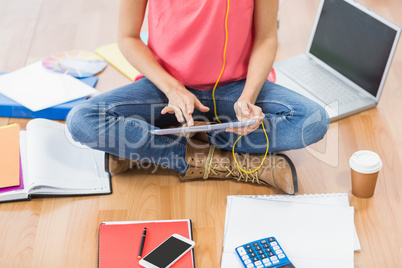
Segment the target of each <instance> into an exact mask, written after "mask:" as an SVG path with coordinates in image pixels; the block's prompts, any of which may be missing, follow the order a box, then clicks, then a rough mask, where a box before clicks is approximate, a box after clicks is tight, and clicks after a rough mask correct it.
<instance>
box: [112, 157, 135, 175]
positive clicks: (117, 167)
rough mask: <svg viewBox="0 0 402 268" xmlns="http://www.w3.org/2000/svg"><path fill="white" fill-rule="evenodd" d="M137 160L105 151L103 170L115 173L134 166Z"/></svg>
mask: <svg viewBox="0 0 402 268" xmlns="http://www.w3.org/2000/svg"><path fill="white" fill-rule="evenodd" d="M137 164H138V161H135V160H130V159H126V158H123V157H120V156H116V155H113V154H108V153H105V171H106V172H109V173H111V174H112V175H116V174H119V173H122V172H124V171H126V170H129V169H132V168H133V167H136V166H137Z"/></svg>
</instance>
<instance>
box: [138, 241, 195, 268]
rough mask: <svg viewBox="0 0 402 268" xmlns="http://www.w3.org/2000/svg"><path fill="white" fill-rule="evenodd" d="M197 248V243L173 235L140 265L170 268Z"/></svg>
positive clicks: (143, 259)
mask: <svg viewBox="0 0 402 268" xmlns="http://www.w3.org/2000/svg"><path fill="white" fill-rule="evenodd" d="M194 246H195V242H194V241H192V240H190V239H188V238H186V237H184V236H181V235H179V234H173V235H171V236H170V237H169V238H168V239H166V240H165V241H163V242H162V244H160V245H159V246H157V247H156V248H155V249H154V250H152V251H151V252H150V253H148V254H147V255H146V256H145V257H144V258H142V259H141V260H140V262H139V264H140V265H141V266H143V267H146V268H168V267H170V266H172V265H173V264H174V263H175V262H176V261H177V260H178V259H180V258H181V257H183V256H184V254H186V253H187V252H188V251H190V250H191V249H192V248H193V247H194Z"/></svg>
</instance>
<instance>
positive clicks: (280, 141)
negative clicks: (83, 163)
mask: <svg viewBox="0 0 402 268" xmlns="http://www.w3.org/2000/svg"><path fill="white" fill-rule="evenodd" d="M244 85H245V80H242V81H236V82H232V83H229V84H226V85H224V86H221V87H218V88H217V89H216V91H215V99H216V106H217V114H218V117H219V119H220V121H222V122H229V121H232V120H236V114H235V111H234V108H233V106H234V103H235V102H236V101H237V99H238V98H239V97H240V95H241V93H242V91H243V89H244ZM188 90H189V91H190V92H192V93H193V94H194V95H195V96H196V97H197V98H198V99H199V100H200V101H201V102H202V103H203V104H204V105H205V106H207V107H209V108H210V111H209V112H207V113H201V112H200V111H198V110H195V111H194V114H193V117H194V119H195V120H197V119H198V120H204V121H205V120H209V121H213V120H214V117H215V116H214V104H213V99H212V90H209V91H197V90H194V89H191V88H188ZM167 103H168V99H167V97H166V96H165V94H164V93H163V92H162V91H160V90H159V89H158V88H157V87H156V86H155V85H154V84H153V83H152V82H151V81H149V80H148V79H147V78H142V79H140V80H138V81H136V82H134V83H131V84H129V85H126V86H123V87H121V88H117V89H114V90H111V91H109V92H106V93H103V94H100V95H98V96H96V97H93V98H91V99H89V100H87V101H85V102H83V103H81V104H79V105H77V106H75V107H74V108H73V109H72V110H71V112H70V113H69V115H68V117H67V127H68V129H69V131H70V133H71V135H72V137H73V139H74V140H75V141H78V142H80V143H82V144H84V145H87V146H88V147H91V148H93V149H97V150H101V151H105V152H107V153H110V154H114V155H118V156H121V157H124V158H129V159H132V160H138V161H143V162H152V163H156V164H159V165H162V166H165V167H168V168H171V169H175V170H178V171H180V172H185V171H187V169H188V164H187V162H186V161H185V153H186V145H187V138H186V137H183V136H178V135H164V136H157V135H153V134H151V133H150V131H151V130H154V129H158V128H166V127H170V126H175V125H176V126H177V125H179V123H178V122H177V120H176V117H175V115H173V114H166V115H161V110H162V109H163V107H165V106H166V105H167ZM255 104H256V105H257V106H259V107H261V108H262V111H263V113H264V114H265V119H264V126H265V128H266V131H267V134H268V137H269V152H271V153H272V152H277V151H285V150H291V149H299V148H304V147H306V146H308V145H310V144H312V143H315V142H317V141H319V140H321V139H322V138H323V137H324V135H325V133H326V132H327V130H328V127H329V118H328V114H327V112H326V111H325V109H324V108H322V107H321V106H320V105H318V104H316V103H315V102H313V101H311V100H309V99H307V98H305V97H303V96H301V95H299V94H297V93H295V92H293V91H291V90H289V89H286V88H284V87H282V86H279V85H277V84H274V83H271V82H268V81H266V82H265V84H264V86H263V88H262V89H261V92H260V94H259V96H258V98H257V101H256V103H255ZM207 134H208V138H209V141H210V143H211V144H214V145H215V146H216V147H217V148H221V149H223V150H232V146H233V143H234V141H235V140H236V139H237V137H238V135H237V134H234V133H231V132H225V131H224V130H223V131H209V132H208V133H207ZM266 146H267V142H266V137H265V135H264V132H263V130H262V127H261V126H260V128H259V129H257V130H256V131H254V132H252V133H250V134H248V135H246V136H244V137H243V138H242V139H240V141H239V142H238V143H237V144H236V148H235V151H236V152H239V153H261V154H262V153H265V151H266Z"/></svg>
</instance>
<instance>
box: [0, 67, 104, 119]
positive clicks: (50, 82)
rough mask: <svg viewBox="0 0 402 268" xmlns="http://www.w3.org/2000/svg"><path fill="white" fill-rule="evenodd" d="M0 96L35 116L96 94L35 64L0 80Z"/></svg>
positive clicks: (64, 76) (73, 80) (92, 89)
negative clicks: (59, 105)
mask: <svg viewBox="0 0 402 268" xmlns="http://www.w3.org/2000/svg"><path fill="white" fill-rule="evenodd" d="M0 93H1V94H3V95H5V96H7V97H8V98H10V99H12V100H14V101H16V102H18V103H20V104H21V105H23V106H25V107H27V108H28V109H30V110H31V111H33V112H36V111H39V110H42V109H46V108H49V107H52V106H55V105H58V104H61V103H65V102H68V101H72V100H75V99H79V98H83V97H86V96H89V95H92V94H95V93H98V91H97V90H96V89H94V88H92V87H90V86H88V85H86V84H85V83H83V82H81V81H79V80H78V79H76V78H74V77H72V76H69V75H66V74H62V73H56V72H53V71H50V70H47V69H46V68H45V67H43V66H42V62H40V61H39V62H36V63H34V64H31V65H28V66H26V67H24V68H21V69H19V70H17V71H14V72H11V73H8V74H4V75H2V76H0Z"/></svg>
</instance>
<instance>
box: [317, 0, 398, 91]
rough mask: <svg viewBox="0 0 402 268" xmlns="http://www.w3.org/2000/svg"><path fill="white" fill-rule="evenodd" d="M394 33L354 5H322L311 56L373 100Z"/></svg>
mask: <svg viewBox="0 0 402 268" xmlns="http://www.w3.org/2000/svg"><path fill="white" fill-rule="evenodd" d="M396 35H397V31H396V30H394V29H392V28H390V27H389V26H387V25H385V24H384V23H382V22H381V21H378V20H377V19H375V18H373V17H372V16H370V15H369V14H367V13H364V12H363V11H361V10H360V9H358V8H356V7H354V6H353V5H351V4H349V3H347V2H345V1H340V0H327V1H325V3H324V5H323V8H322V12H321V15H320V18H319V20H318V24H317V28H316V32H315V34H314V37H313V41H312V44H311V48H310V53H311V54H313V55H314V56H315V57H317V58H319V59H320V60H321V61H323V62H325V63H326V64H328V65H329V66H330V67H332V68H333V69H335V70H336V71H338V72H339V73H341V74H342V75H344V76H345V77H347V78H349V79H350V80H351V81H353V82H354V83H355V84H357V85H359V86H360V87H361V88H363V89H365V90H366V91H368V92H369V93H370V94H372V95H373V96H374V97H375V96H376V95H377V92H378V90H379V87H380V84H381V79H382V76H383V74H384V71H385V68H386V65H387V61H388V58H389V56H390V55H391V50H392V46H393V42H394V39H395V37H396Z"/></svg>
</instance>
